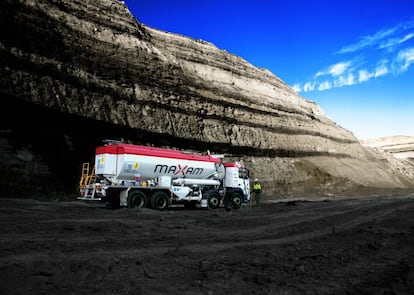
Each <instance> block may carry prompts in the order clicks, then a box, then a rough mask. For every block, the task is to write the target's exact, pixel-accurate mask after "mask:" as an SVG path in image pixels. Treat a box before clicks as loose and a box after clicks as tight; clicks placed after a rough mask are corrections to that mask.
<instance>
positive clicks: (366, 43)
mask: <svg viewBox="0 0 414 295" xmlns="http://www.w3.org/2000/svg"><path fill="white" fill-rule="evenodd" d="M413 28H414V21H409V22H402V23H399V24H397V25H395V26H394V27H391V28H386V29H382V30H380V31H378V32H376V33H375V34H372V35H367V36H363V37H362V38H360V40H359V41H358V42H356V43H354V44H351V45H347V46H344V47H342V49H341V50H339V51H338V52H337V53H338V54H343V53H352V52H356V51H360V50H362V49H364V48H366V47H370V46H377V44H378V43H379V44H380V45H379V48H384V47H388V46H391V45H392V44H396V42H397V43H398V42H399V43H402V42H405V41H407V40H409V39H411V38H413V37H414V36H412V34H411V33H410V34H407V35H406V36H405V37H403V38H395V37H394V39H393V38H391V39H389V40H388V42H390V43H389V44H390V45H386V44H387V43H388V42H384V40H385V39H386V38H388V37H391V36H393V35H397V34H401V33H402V32H404V31H406V30H410V29H413ZM381 44H382V45H381ZM381 46H384V47H381Z"/></svg>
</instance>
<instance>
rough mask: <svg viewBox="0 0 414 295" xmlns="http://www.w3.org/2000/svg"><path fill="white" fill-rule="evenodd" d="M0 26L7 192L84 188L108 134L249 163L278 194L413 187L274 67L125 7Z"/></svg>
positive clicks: (31, 15)
mask: <svg viewBox="0 0 414 295" xmlns="http://www.w3.org/2000/svg"><path fill="white" fill-rule="evenodd" d="M0 22H1V24H0V25H1V27H2V31H1V38H0V59H1V67H0V93H1V96H2V100H3V105H4V107H2V109H1V122H2V128H1V130H0V132H1V133H0V140H1V141H2V146H1V152H2V153H1V154H2V156H1V157H0V159H1V162H2V166H3V167H5V168H6V169H3V171H2V172H1V175H0V176H1V177H0V179H1V182H0V185H1V188H2V189H1V190H2V191H3V192H5V193H6V194H10V193H16V194H19V195H20V194H28V192H29V194H32V193H40V194H45V193H51V192H53V193H55V192H66V193H67V192H76V186H77V179H78V177H79V173H80V167H81V164H82V162H84V161H90V160H92V159H93V153H94V147H95V146H96V145H99V144H100V141H101V140H102V139H107V138H112V139H123V140H125V141H128V142H131V143H136V144H147V145H154V146H160V147H162V146H168V147H175V148H179V149H185V150H192V151H199V152H205V151H206V150H207V149H208V150H210V151H212V152H217V153H226V154H228V155H229V156H232V157H234V158H236V159H239V158H243V159H244V161H245V162H246V163H247V164H248V165H249V166H250V169H251V171H252V175H254V176H255V177H259V178H261V180H262V183H263V186H264V188H265V195H267V197H269V198H274V197H276V196H278V195H303V194H309V193H312V194H321V193H322V194H323V193H328V194H338V193H341V194H342V193H349V192H352V191H355V190H358V189H360V188H361V187H365V188H380V189H383V188H387V189H388V188H389V189H395V188H398V189H406V188H409V187H412V186H413V183H414V179H413V178H412V177H411V176H410V175H407V174H405V173H402V172H401V171H402V170H400V169H394V166H393V165H390V163H389V162H388V161H387V160H386V159H384V157H383V156H382V155H381V154H379V153H377V152H375V151H373V150H370V149H366V148H364V147H362V146H361V145H360V143H359V142H358V141H357V139H356V138H355V137H354V136H353V134H352V133H351V132H349V131H347V130H345V129H343V128H341V127H340V126H338V125H337V124H336V123H335V122H333V121H331V120H330V119H328V118H327V117H325V116H324V114H323V112H322V110H321V109H320V108H319V106H318V105H316V104H315V103H313V102H310V101H308V100H306V99H304V98H302V97H300V96H299V95H297V94H296V93H295V92H294V91H293V90H292V88H291V87H289V86H288V85H287V84H286V83H284V82H283V81H282V80H280V79H279V78H278V77H276V76H275V75H273V74H272V73H270V72H269V71H267V70H264V69H259V68H256V67H254V66H253V65H251V64H250V63H248V62H247V61H245V60H243V59H242V58H240V57H237V56H235V55H232V54H231V53H228V52H226V51H224V50H221V49H219V48H217V47H216V46H214V45H213V44H211V43H208V42H205V41H202V40H194V39H191V38H187V37H185V36H180V35H175V34H170V33H167V32H163V31H159V30H156V29H153V28H149V27H147V26H145V25H143V24H141V23H139V22H138V21H137V20H136V19H135V18H134V17H133V16H132V15H131V13H130V12H129V11H128V9H127V7H126V6H125V5H124V4H123V3H122V2H119V1H116V0H93V1H92V0H83V1H78V0H53V1H50V0H48V1H47V0H36V1H34V0H31V1H30V0H19V1H13V0H6V1H2V2H1V4H0ZM407 169H409V167H408V168H407Z"/></svg>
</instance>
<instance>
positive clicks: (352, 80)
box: [334, 73, 355, 87]
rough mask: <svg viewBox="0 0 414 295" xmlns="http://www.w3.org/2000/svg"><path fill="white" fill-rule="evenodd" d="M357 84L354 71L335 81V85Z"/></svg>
mask: <svg viewBox="0 0 414 295" xmlns="http://www.w3.org/2000/svg"><path fill="white" fill-rule="evenodd" d="M354 84H355V76H354V74H352V73H349V74H348V75H342V76H339V77H338V78H337V79H336V80H335V81H334V85H335V87H342V86H350V85H354Z"/></svg>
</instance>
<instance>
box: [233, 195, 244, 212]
mask: <svg viewBox="0 0 414 295" xmlns="http://www.w3.org/2000/svg"><path fill="white" fill-rule="evenodd" d="M242 200H243V199H242V196H241V195H240V194H239V193H233V194H232V196H231V203H232V205H233V209H239V208H240V207H241V204H242V202H243V201H242Z"/></svg>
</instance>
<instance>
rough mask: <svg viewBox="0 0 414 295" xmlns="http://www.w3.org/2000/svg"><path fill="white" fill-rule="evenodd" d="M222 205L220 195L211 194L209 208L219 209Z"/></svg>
mask: <svg viewBox="0 0 414 295" xmlns="http://www.w3.org/2000/svg"><path fill="white" fill-rule="evenodd" d="M219 205H220V195H219V194H218V193H217V192H214V193H211V194H210V195H209V197H208V207H209V208H211V209H217V208H218V206H219Z"/></svg>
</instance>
